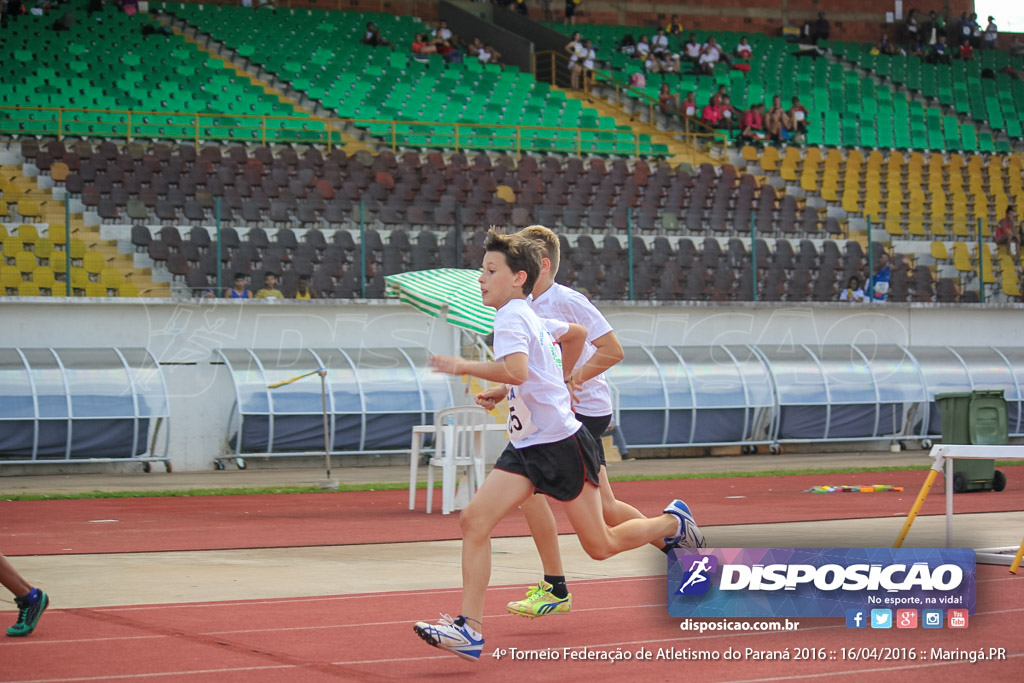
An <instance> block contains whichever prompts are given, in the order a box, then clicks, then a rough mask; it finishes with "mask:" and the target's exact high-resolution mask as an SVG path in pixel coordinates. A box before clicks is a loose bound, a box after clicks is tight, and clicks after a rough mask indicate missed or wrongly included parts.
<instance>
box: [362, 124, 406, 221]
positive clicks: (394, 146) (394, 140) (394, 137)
mask: <svg viewBox="0 0 1024 683" xmlns="http://www.w3.org/2000/svg"><path fill="white" fill-rule="evenodd" d="M397 152H398V127H397V126H396V125H395V122H394V121H392V122H391V153H392V154H396V153H397ZM360 206H361V205H360ZM360 210H361V209H360Z"/></svg>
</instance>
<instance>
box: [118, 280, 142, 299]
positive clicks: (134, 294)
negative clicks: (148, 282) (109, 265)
mask: <svg viewBox="0 0 1024 683" xmlns="http://www.w3.org/2000/svg"><path fill="white" fill-rule="evenodd" d="M119 291H120V294H121V296H123V297H127V298H130V299H137V298H138V296H139V286H138V285H135V284H132V283H131V282H125V283H124V284H122V285H121V289H120V290H119Z"/></svg>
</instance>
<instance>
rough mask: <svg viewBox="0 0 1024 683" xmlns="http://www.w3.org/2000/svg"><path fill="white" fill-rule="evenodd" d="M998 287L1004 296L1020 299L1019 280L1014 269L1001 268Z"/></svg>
mask: <svg viewBox="0 0 1024 683" xmlns="http://www.w3.org/2000/svg"><path fill="white" fill-rule="evenodd" d="M999 287H1000V288H1001V289H1002V290H1003V294H1005V295H1006V296H1009V297H1014V298H1017V299H1019V298H1020V279H1019V278H1018V277H1017V269H1016V268H1003V270H1002V271H1001V273H1000V278H999Z"/></svg>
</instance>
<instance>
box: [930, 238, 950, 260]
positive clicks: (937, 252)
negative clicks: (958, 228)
mask: <svg viewBox="0 0 1024 683" xmlns="http://www.w3.org/2000/svg"><path fill="white" fill-rule="evenodd" d="M932 258H933V259H935V260H936V261H948V260H949V250H948V249H946V244H945V242H932Z"/></svg>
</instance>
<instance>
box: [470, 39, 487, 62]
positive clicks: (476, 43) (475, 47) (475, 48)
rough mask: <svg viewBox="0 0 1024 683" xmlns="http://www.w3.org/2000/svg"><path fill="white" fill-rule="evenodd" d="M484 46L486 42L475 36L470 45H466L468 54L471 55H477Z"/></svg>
mask: <svg viewBox="0 0 1024 683" xmlns="http://www.w3.org/2000/svg"><path fill="white" fill-rule="evenodd" d="M483 47H484V44H483V43H482V42H480V38H479V37H475V38H473V40H471V41H469V45H467V46H466V54H467V55H469V56H470V57H476V56H477V54H478V53H479V52H480V50H481V49H482V48H483Z"/></svg>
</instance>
